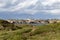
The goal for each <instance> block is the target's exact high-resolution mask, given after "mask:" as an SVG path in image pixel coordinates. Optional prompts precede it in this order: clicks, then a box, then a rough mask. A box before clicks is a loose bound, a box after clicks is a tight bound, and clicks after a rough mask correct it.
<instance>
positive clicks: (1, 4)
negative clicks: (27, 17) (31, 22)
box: [0, 0, 60, 14]
mask: <svg viewBox="0 0 60 40" xmlns="http://www.w3.org/2000/svg"><path fill="white" fill-rule="evenodd" d="M19 1H20V0H0V11H9V12H15V11H19V10H22V12H26V13H29V14H35V13H37V12H46V13H51V14H60V9H59V8H60V6H53V5H56V4H55V3H58V2H60V0H43V1H40V0H21V1H22V2H19ZM16 3H17V4H16ZM8 4H10V5H8ZM31 5H33V6H34V8H33V9H27V8H28V7H30V6H31ZM59 5H60V4H59ZM8 6H9V7H8ZM47 6H49V7H47ZM5 7H6V8H5ZM40 8H41V9H40ZM50 8H51V9H50ZM57 8H58V9H57ZM47 9H48V10H47ZM49 9H50V10H49ZM23 10H24V11H23Z"/></svg>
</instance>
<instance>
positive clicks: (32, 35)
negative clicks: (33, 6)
mask: <svg viewBox="0 0 60 40" xmlns="http://www.w3.org/2000/svg"><path fill="white" fill-rule="evenodd" d="M4 23H6V21H4V22H0V26H2V25H4ZM1 24H2V25H1ZM6 24H7V25H5V26H6V28H5V29H4V30H0V40H60V23H53V24H47V25H40V26H32V25H28V24H22V25H18V26H16V25H14V24H11V23H8V22H7V23H6ZM7 29H15V30H7Z"/></svg>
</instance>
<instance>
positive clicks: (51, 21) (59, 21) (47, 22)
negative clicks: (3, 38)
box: [7, 19, 60, 24]
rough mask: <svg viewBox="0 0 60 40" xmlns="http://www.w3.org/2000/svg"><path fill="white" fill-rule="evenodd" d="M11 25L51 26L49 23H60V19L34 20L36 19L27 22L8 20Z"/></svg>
mask: <svg viewBox="0 0 60 40" xmlns="http://www.w3.org/2000/svg"><path fill="white" fill-rule="evenodd" d="M7 21H8V22H10V23H14V24H49V23H60V20H59V19H47V20H34V19H26V20H7Z"/></svg>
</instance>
